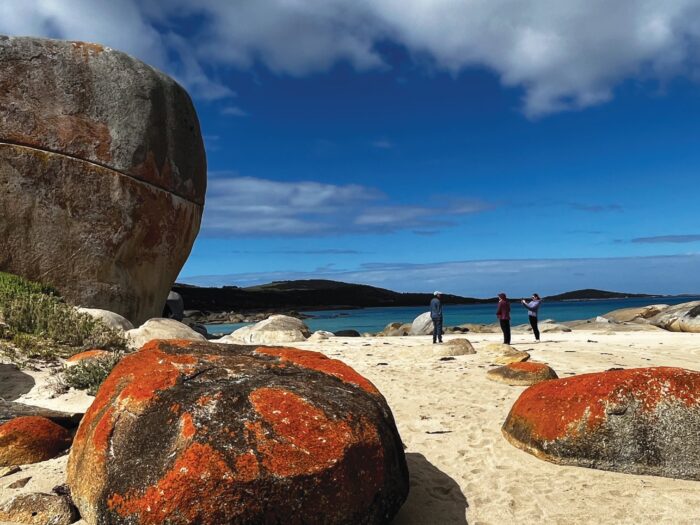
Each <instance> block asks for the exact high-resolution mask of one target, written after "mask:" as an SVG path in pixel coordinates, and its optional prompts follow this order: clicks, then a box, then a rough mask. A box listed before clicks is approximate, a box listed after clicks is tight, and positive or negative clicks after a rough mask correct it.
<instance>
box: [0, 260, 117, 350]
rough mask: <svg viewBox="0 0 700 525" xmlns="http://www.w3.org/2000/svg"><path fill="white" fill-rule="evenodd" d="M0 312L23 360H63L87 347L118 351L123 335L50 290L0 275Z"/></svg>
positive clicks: (19, 279) (8, 275)
mask: <svg viewBox="0 0 700 525" xmlns="http://www.w3.org/2000/svg"><path fill="white" fill-rule="evenodd" d="M0 313H1V314H2V317H3V319H4V322H5V323H6V324H7V330H6V331H9V332H11V333H12V334H14V335H13V336H12V337H11V338H10V341H11V342H12V343H14V345H15V346H16V347H17V348H18V350H19V351H20V352H21V353H22V354H24V355H26V356H27V357H31V356H36V357H37V358H49V357H51V356H53V357H67V356H70V355H73V354H75V353H77V352H80V351H82V350H84V349H85V348H87V347H90V348H101V349H106V350H114V351H120V350H125V349H126V348H127V342H126V339H125V338H124V336H123V335H122V334H121V333H120V332H118V331H116V330H113V329H111V328H109V327H108V326H106V325H105V324H104V323H103V322H102V321H100V320H98V319H95V318H93V317H91V316H90V315H88V314H85V313H80V312H78V311H77V310H76V309H75V308H73V307H72V306H71V305H69V304H66V303H65V302H64V301H63V299H62V298H61V297H60V296H59V295H58V294H57V293H56V292H55V290H53V289H52V288H51V287H48V286H44V285H41V284H38V283H33V282H31V281H27V280H26V279H22V278H20V277H17V276H14V275H10V274H6V273H0Z"/></svg>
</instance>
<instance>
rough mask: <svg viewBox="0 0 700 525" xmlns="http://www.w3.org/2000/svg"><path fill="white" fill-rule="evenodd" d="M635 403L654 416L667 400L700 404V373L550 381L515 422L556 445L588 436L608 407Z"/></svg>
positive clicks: (519, 407) (518, 407)
mask: <svg viewBox="0 0 700 525" xmlns="http://www.w3.org/2000/svg"><path fill="white" fill-rule="evenodd" d="M631 400H634V401H636V402H637V403H639V405H640V409H641V410H642V411H643V412H652V411H653V410H654V409H655V408H656V407H657V406H658V404H659V403H660V402H661V401H662V400H666V401H675V402H678V403H682V404H684V405H685V406H692V405H697V404H698V403H700V372H693V371H690V370H684V369H681V368H670V367H658V368H637V369H629V370H614V371H608V372H602V373H594V374H584V375H580V376H574V377H571V378H566V379H558V380H552V381H546V382H543V383H539V384H537V385H535V386H532V387H530V388H528V389H527V390H525V391H524V392H523V393H522V394H521V396H520V398H518V400H517V401H516V402H515V404H514V405H513V408H512V409H511V413H510V415H509V416H508V418H509V419H511V418H512V419H517V421H518V424H520V425H523V426H527V427H528V428H529V432H530V434H531V435H532V436H533V437H534V438H536V439H543V440H554V439H559V438H564V437H566V436H572V435H576V434H577V432H578V429H579V427H580V426H581V425H584V426H585V427H586V428H587V429H588V430H591V429H594V428H596V427H597V426H599V425H600V424H601V423H602V422H603V421H604V420H605V418H606V409H607V407H608V406H615V405H619V404H624V403H626V402H628V401H631Z"/></svg>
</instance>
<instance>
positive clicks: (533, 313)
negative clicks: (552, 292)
mask: <svg viewBox="0 0 700 525" xmlns="http://www.w3.org/2000/svg"><path fill="white" fill-rule="evenodd" d="M522 303H523V306H524V307H525V308H527V310H528V311H527V317H528V319H530V326H532V333H533V334H535V341H537V342H539V340H540V329H539V328H538V327H537V311H538V310H539V309H540V304H541V303H542V299H540V296H539V295H537V294H536V293H533V294H532V300H531V301H529V302H528V301H526V300H525V299H523V300H522Z"/></svg>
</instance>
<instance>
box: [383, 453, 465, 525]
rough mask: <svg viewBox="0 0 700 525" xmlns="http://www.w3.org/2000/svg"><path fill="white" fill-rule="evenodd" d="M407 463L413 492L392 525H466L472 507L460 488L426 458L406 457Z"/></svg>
mask: <svg viewBox="0 0 700 525" xmlns="http://www.w3.org/2000/svg"><path fill="white" fill-rule="evenodd" d="M406 461H407V462H408V471H409V472H410V475H411V491H410V493H409V494H408V499H407V500H406V503H404V505H403V507H401V510H400V511H399V513H398V515H397V516H396V518H395V519H394V521H393V522H392V525H427V524H429V523H436V524H437V523H439V524H440V525H467V518H466V512H467V507H469V504H468V503H467V498H466V497H465V496H464V494H462V489H460V487H459V484H458V483H457V482H456V481H455V480H453V479H452V478H451V477H450V476H448V475H447V474H445V473H444V472H442V471H441V470H439V469H438V468H436V467H435V465H433V464H432V463H430V462H429V461H428V460H427V459H425V456H423V454H417V453H415V452H414V453H409V454H406Z"/></svg>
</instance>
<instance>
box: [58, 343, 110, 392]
mask: <svg viewBox="0 0 700 525" xmlns="http://www.w3.org/2000/svg"><path fill="white" fill-rule="evenodd" d="M122 357H123V354H122V353H121V352H115V353H114V354H111V355H109V356H107V357H98V358H95V359H86V360H84V361H81V362H79V363H77V364H75V365H73V366H71V367H69V368H66V369H65V371H64V372H63V384H64V385H65V386H66V387H73V388H77V389H79V390H87V393H88V394H90V395H92V396H94V395H95V394H96V393H97V389H98V388H99V387H100V385H101V384H102V382H103V381H104V380H105V379H107V376H108V375H109V373H110V372H111V371H112V368H114V367H115V366H116V365H117V363H118V362H119V360H120V359H121V358H122Z"/></svg>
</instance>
